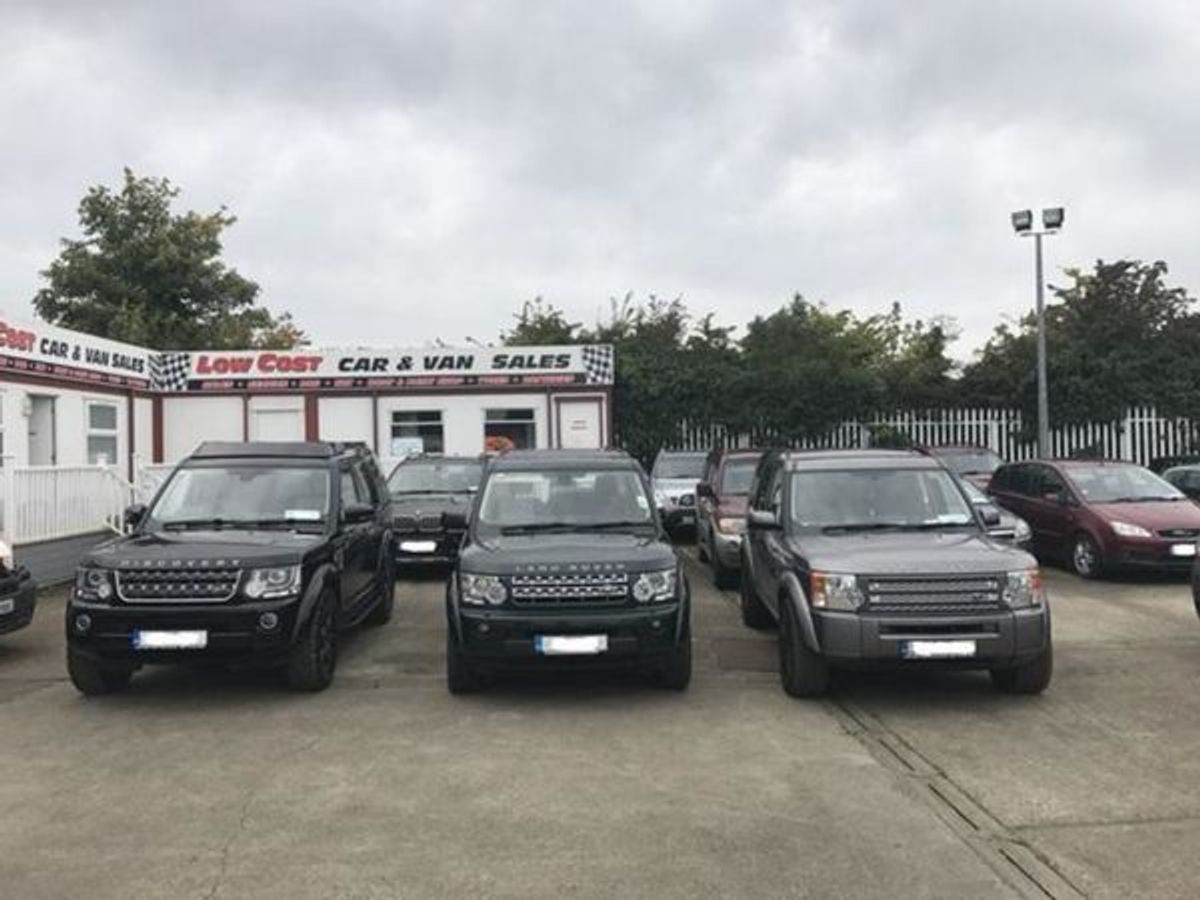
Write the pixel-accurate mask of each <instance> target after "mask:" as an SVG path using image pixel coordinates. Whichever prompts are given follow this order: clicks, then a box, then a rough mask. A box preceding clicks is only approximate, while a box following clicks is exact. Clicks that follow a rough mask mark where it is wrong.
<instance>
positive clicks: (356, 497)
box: [341, 466, 364, 509]
mask: <svg viewBox="0 0 1200 900" xmlns="http://www.w3.org/2000/svg"><path fill="white" fill-rule="evenodd" d="M341 473H342V477H341V494H342V508H343V509H345V508H346V507H347V506H350V505H352V504H358V503H362V502H363V500H364V497H363V494H362V488H361V485H360V484H359V481H358V477H357V476H356V475H355V473H354V469H352V468H351V467H349V466H346V467H345V468H344V469H342V470H341Z"/></svg>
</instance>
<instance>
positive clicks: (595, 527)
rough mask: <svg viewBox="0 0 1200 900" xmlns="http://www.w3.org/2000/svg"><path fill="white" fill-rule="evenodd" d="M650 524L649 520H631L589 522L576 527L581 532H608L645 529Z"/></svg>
mask: <svg viewBox="0 0 1200 900" xmlns="http://www.w3.org/2000/svg"><path fill="white" fill-rule="evenodd" d="M649 524H650V522H649V521H648V520H647V519H629V520H627V521H624V522H588V523H586V524H582V525H576V526H575V527H576V528H578V529H579V530H580V531H607V530H609V529H610V528H645V527H646V526H648V525H649Z"/></svg>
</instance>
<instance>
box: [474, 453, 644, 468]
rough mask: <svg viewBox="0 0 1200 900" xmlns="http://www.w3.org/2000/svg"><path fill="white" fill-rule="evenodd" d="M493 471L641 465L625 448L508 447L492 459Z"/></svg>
mask: <svg viewBox="0 0 1200 900" xmlns="http://www.w3.org/2000/svg"><path fill="white" fill-rule="evenodd" d="M488 468H489V469H490V470H492V471H505V470H518V469H520V470H528V469H565V468H613V469H629V468H635V469H640V468H641V466H640V465H639V464H638V461H637V460H636V459H634V458H633V457H632V456H630V455H629V454H628V453H626V452H625V451H624V450H508V451H506V452H504V453H501V454H500V455H499V456H496V457H494V458H493V459H492V461H491V463H490V464H489V465H488Z"/></svg>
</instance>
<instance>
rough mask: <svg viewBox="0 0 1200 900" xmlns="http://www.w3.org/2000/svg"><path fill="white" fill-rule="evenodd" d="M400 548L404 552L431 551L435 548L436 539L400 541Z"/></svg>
mask: <svg viewBox="0 0 1200 900" xmlns="http://www.w3.org/2000/svg"><path fill="white" fill-rule="evenodd" d="M400 549H401V550H402V551H404V552H405V553H432V552H433V551H434V550H436V549H437V541H401V542H400Z"/></svg>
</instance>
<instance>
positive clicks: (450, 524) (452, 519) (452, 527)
mask: <svg viewBox="0 0 1200 900" xmlns="http://www.w3.org/2000/svg"><path fill="white" fill-rule="evenodd" d="M442 527H443V528H445V529H446V530H447V531H466V530H467V515H466V513H461V512H444V513H442Z"/></svg>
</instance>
